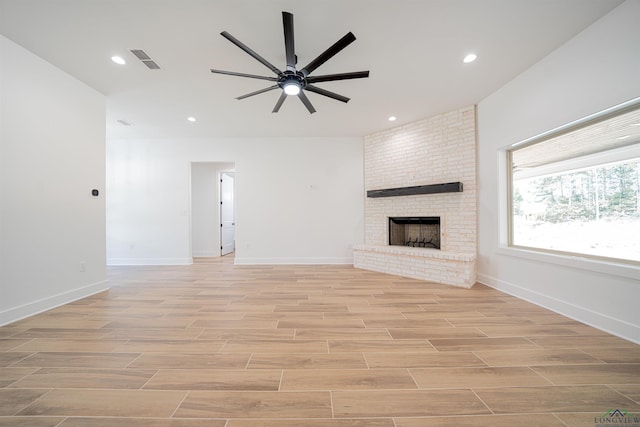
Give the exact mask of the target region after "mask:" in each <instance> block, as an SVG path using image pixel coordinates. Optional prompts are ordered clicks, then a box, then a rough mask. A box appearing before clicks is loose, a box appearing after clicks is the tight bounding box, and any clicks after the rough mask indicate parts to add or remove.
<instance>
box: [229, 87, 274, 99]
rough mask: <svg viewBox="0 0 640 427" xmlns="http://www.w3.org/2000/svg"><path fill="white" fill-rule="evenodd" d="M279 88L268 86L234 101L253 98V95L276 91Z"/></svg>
mask: <svg viewBox="0 0 640 427" xmlns="http://www.w3.org/2000/svg"><path fill="white" fill-rule="evenodd" d="M279 87H280V86H278V85H273V86H269V87H267V88H264V89H260V90H257V91H255V92H251V93H247V94H246V95H242V96H239V97H237V98H236V99H245V98H248V97H250V96H253V95H259V94H261V93H265V92H269V91H270V90H274V89H278V88H279Z"/></svg>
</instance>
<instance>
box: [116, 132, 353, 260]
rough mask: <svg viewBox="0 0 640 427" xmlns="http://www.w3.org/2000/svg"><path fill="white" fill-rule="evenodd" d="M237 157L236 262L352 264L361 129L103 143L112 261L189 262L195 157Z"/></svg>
mask: <svg viewBox="0 0 640 427" xmlns="http://www.w3.org/2000/svg"><path fill="white" fill-rule="evenodd" d="M195 161H197V162H235V165H236V263H249V264H251V263H325V264H326V263H351V262H352V260H353V253H352V247H353V245H354V244H357V243H362V241H363V230H364V225H363V218H364V208H363V200H364V189H363V160H362V139H361V138H302V139H298V138H246V139H241V138H237V139H184V140H114V141H108V142H107V192H108V196H107V262H108V263H109V264H188V263H190V262H191V251H190V250H191V246H190V245H191V243H190V231H189V218H190V214H189V209H190V201H189V177H190V172H189V165H190V162H195Z"/></svg>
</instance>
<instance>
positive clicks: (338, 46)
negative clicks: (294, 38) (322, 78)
mask: <svg viewBox="0 0 640 427" xmlns="http://www.w3.org/2000/svg"><path fill="white" fill-rule="evenodd" d="M355 39H356V36H354V35H353V33H352V32H351V31H349V32H348V33H347V34H345V35H344V37H342V38H341V39H340V40H338V41H337V42H335V43H334V44H333V45H331V47H330V48H329V49H327V50H325V51H324V52H322V53H321V54H320V55H319V56H318V57H317V58H316V59H314V60H313V61H311V62H310V63H309V65H307V66H306V67H304V68H303V69H302V70H300V72H301V73H302V74H303V75H304V76H305V77H306V76H308V75H309V74H311V73H312V72H313V70H315V69H316V68H318V67H319V66H321V65H322V64H324V63H325V62H327V61H328V60H329V59H331V58H332V57H333V56H334V55H335V54H337V53H338V52H340V51H341V50H342V49H344V48H345V47H347V46H349V45H350V44H351V43H353V42H354V41H355Z"/></svg>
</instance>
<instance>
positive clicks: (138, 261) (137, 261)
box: [107, 258, 193, 266]
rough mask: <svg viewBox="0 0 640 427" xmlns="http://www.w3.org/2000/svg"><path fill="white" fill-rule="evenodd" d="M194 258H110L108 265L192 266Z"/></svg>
mask: <svg viewBox="0 0 640 427" xmlns="http://www.w3.org/2000/svg"><path fill="white" fill-rule="evenodd" d="M191 264H193V259H192V258H109V259H107V265H109V266H118V265H191Z"/></svg>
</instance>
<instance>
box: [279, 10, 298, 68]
mask: <svg viewBox="0 0 640 427" xmlns="http://www.w3.org/2000/svg"><path fill="white" fill-rule="evenodd" d="M282 26H283V28H284V52H285V56H286V58H287V70H289V71H295V70H296V48H295V43H294V37H293V14H291V13H289V12H282Z"/></svg>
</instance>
